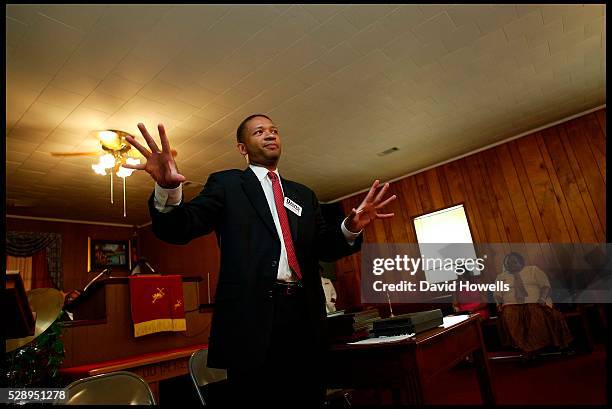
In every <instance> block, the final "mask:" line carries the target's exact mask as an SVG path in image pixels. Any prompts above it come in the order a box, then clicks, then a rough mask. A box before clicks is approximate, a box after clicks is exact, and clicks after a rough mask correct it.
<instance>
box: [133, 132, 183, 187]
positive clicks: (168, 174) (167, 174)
mask: <svg viewBox="0 0 612 409" xmlns="http://www.w3.org/2000/svg"><path fill="white" fill-rule="evenodd" d="M138 129H140V133H142V136H143V138H144V139H145V141H147V145H149V148H150V149H151V151H149V150H148V149H147V148H145V147H144V146H142V145H141V144H140V143H138V142H136V140H135V139H134V138H132V137H131V136H126V137H125V139H126V140H127V141H128V142H129V143H130V144H131V145H132V146H133V147H134V148H136V149H137V150H138V152H140V153H141V154H142V156H144V157H145V159H146V160H147V162H146V163H141V164H138V165H129V164H127V163H126V164H124V165H123V167H125V168H129V169H136V170H146V171H147V173H148V174H149V175H151V177H152V178H153V180H155V181H156V182H157V184H158V185H160V186H161V187H163V188H166V189H172V188H175V187H178V186H179V185H180V184H181V182H184V181H185V176H183V175H181V174H180V173H178V169H177V168H176V162H175V161H174V158H173V157H172V150H171V149H170V142H168V137H167V136H166V130H165V129H164V126H163V125H162V124H159V125H158V126H157V129H158V131H159V140H160V142H161V146H162V149H161V151H160V150H159V148H158V147H157V144H156V143H155V141H154V140H153V138H152V137H151V135H150V134H149V131H147V128H145V126H144V124H142V123H140V124H138Z"/></svg>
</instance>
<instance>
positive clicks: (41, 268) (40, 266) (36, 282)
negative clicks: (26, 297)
mask: <svg viewBox="0 0 612 409" xmlns="http://www.w3.org/2000/svg"><path fill="white" fill-rule="evenodd" d="M47 264H48V263H47V251H46V250H45V249H42V250H40V251H37V252H36V253H34V255H33V256H32V288H50V287H51V288H52V287H53V283H52V282H51V276H50V275H49V269H48V268H47Z"/></svg>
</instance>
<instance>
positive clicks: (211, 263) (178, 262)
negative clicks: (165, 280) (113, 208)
mask: <svg viewBox="0 0 612 409" xmlns="http://www.w3.org/2000/svg"><path fill="white" fill-rule="evenodd" d="M138 236H139V244H140V255H141V256H144V257H146V258H147V259H148V260H149V262H150V263H151V265H152V266H153V268H154V269H156V270H157V271H160V272H162V273H164V274H181V275H185V276H200V277H202V281H201V282H200V301H201V302H202V303H208V274H209V273H210V296H211V301H213V300H214V296H215V290H216V288H217V276H218V275H219V266H220V260H219V247H218V246H217V238H216V236H215V234H214V233H212V234H208V235H206V236H203V237H199V238H197V239H195V240H192V241H191V242H190V243H189V244H186V245H174V244H168V243H165V242H163V241H161V240H159V239H158V238H157V237H155V234H153V230H152V229H151V225H149V226H146V227H143V228H140V229H138Z"/></svg>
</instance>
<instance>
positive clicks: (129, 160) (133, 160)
mask: <svg viewBox="0 0 612 409" xmlns="http://www.w3.org/2000/svg"><path fill="white" fill-rule="evenodd" d="M125 163H127V164H128V165H138V164H140V159H138V158H127V159H126V160H125Z"/></svg>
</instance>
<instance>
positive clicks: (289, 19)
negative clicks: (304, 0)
mask: <svg viewBox="0 0 612 409" xmlns="http://www.w3.org/2000/svg"><path fill="white" fill-rule="evenodd" d="M605 13H606V10H605V5H286V4H283V5H8V6H7V8H6V59H7V65H6V68H7V73H6V79H7V96H6V101H7V111H6V123H7V125H6V141H7V143H6V150H7V152H6V160H7V161H6V182H7V183H6V191H7V204H8V205H9V207H8V213H9V214H20V215H30V216H44V217H55V218H58V217H59V218H69V219H81V220H98V221H106V222H119V223H129V224H142V223H145V222H147V221H148V220H149V217H148V213H147V209H146V205H145V202H146V199H147V198H148V196H149V194H150V192H151V191H152V187H153V182H152V181H151V180H150V179H149V178H148V176H147V175H146V174H137V173H135V174H134V175H132V176H131V177H129V178H128V179H127V202H128V217H127V219H124V218H123V217H122V214H123V212H122V208H121V185H120V179H117V180H116V183H115V204H114V205H111V204H110V203H109V179H108V178H104V177H102V176H99V175H96V174H94V172H93V171H92V170H91V164H92V163H93V162H94V161H95V159H96V158H95V157H87V156H84V157H73V158H56V157H52V156H51V155H50V152H54V151H61V152H71V151H91V150H97V149H98V147H99V145H98V141H97V139H96V138H95V137H94V136H92V131H95V130H99V129H107V128H114V129H122V130H124V131H127V132H131V133H133V134H137V135H139V133H138V129H137V127H136V124H137V123H138V122H144V123H145V124H146V125H147V127H148V128H149V129H153V130H154V129H155V127H156V124H157V123H159V122H162V123H164V124H165V126H166V129H168V134H169V137H170V141H171V144H172V145H173V147H174V148H176V149H177V151H178V155H179V156H178V157H177V162H178V165H179V167H180V169H181V171H182V173H183V174H185V176H187V178H188V179H190V180H194V181H197V182H204V181H205V180H206V178H207V175H208V174H209V173H211V172H213V171H217V170H221V169H226V168H235V167H238V168H243V167H244V162H243V159H242V157H241V156H240V155H239V154H238V153H237V152H236V151H235V137H234V132H235V128H236V126H237V125H238V123H239V122H240V120H241V119H242V118H244V117H245V116H247V115H249V114H251V113H255V112H263V113H267V114H269V115H271V117H272V118H273V119H274V121H275V122H276V123H277V124H278V125H279V127H280V129H281V136H282V137H283V142H284V147H283V157H282V160H281V163H280V165H279V168H280V170H281V172H282V173H283V174H284V176H285V177H288V178H290V179H293V180H296V181H299V182H302V183H304V184H306V185H308V186H310V187H312V188H313V189H314V190H315V191H316V192H317V194H318V196H319V199H320V200H322V201H328V200H333V199H335V198H338V197H341V196H344V195H347V194H349V193H352V192H356V191H359V190H361V189H363V188H365V187H366V186H368V185H369V184H370V183H371V182H372V180H373V179H375V178H381V179H383V180H388V179H391V178H394V177H398V176H400V175H402V174H406V173H409V172H413V171H416V170H418V169H422V168H424V167H427V166H430V165H432V164H435V163H439V162H442V161H445V160H448V159H449V158H452V157H455V156H458V155H461V154H464V153H466V152H469V151H472V150H474V149H476V148H478V147H481V146H484V145H487V144H490V143H494V142H496V141H499V140H502V139H505V138H508V137H510V136H513V135H517V134H520V133H522V132H525V131H528V130H530V129H534V128H536V127H539V126H542V125H545V124H548V123H551V122H554V121H557V120H559V119H562V118H565V117H568V116H570V115H573V114H576V113H578V112H582V111H585V110H587V109H590V108H593V107H596V106H599V105H602V104H605V101H606V98H605V78H606V77H605V68H606V64H605V44H606V29H605ZM394 146H395V147H398V148H399V150H398V151H396V152H394V153H392V154H390V155H389V156H385V157H380V156H378V155H377V153H378V152H380V151H383V150H386V149H388V148H391V147H394ZM200 188H201V187H200V186H194V187H191V188H187V189H186V191H187V196H188V197H191V196H193V195H195V194H196V193H197V192H198V191H199V189H200ZM15 205H16V206H15Z"/></svg>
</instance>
